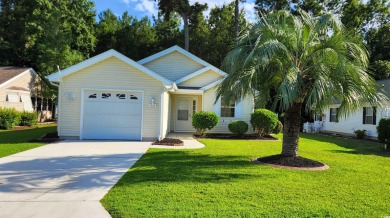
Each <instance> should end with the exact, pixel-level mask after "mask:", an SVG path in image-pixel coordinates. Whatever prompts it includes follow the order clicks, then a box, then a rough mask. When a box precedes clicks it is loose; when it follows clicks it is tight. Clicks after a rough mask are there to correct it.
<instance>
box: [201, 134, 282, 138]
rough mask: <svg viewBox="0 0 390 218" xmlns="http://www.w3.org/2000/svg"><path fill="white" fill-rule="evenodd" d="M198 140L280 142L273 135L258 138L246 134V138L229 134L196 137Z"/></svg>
mask: <svg viewBox="0 0 390 218" xmlns="http://www.w3.org/2000/svg"><path fill="white" fill-rule="evenodd" d="M194 136H195V137H196V138H202V139H238V140H279V139H278V138H276V137H274V136H272V135H266V136H264V137H261V138H258V137H257V135H256V134H246V135H244V137H239V136H237V135H234V134H228V133H225V134H224V133H207V134H205V135H203V136H201V135H194Z"/></svg>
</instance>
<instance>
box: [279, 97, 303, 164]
mask: <svg viewBox="0 0 390 218" xmlns="http://www.w3.org/2000/svg"><path fill="white" fill-rule="evenodd" d="M301 108H302V103H294V104H293V105H292V106H291V107H290V108H289V109H288V110H286V111H285V115H284V126H283V143H282V155H285V156H293V157H296V156H298V142H299V130H300V128H301Z"/></svg>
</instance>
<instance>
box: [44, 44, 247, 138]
mask: <svg viewBox="0 0 390 218" xmlns="http://www.w3.org/2000/svg"><path fill="white" fill-rule="evenodd" d="M226 75H227V74H226V73H225V72H223V71H221V70H220V69H218V68H216V67H214V66H212V65H211V64H209V63H207V62H205V61H204V60H202V59H200V58H198V57H196V56H195V55H193V54H191V53H189V52H187V51H186V50H184V49H182V48H180V47H178V46H173V47H171V48H169V49H166V50H164V51H161V52H159V53H157V54H154V55H152V56H150V57H147V58H145V59H142V60H140V61H138V62H135V61H133V60H131V59H130V58H128V57H126V56H124V55H122V54H120V53H118V52H117V51H115V50H109V51H107V52H104V53H102V54H100V55H97V56H95V57H92V58H90V59H88V60H86V61H83V62H81V63H79V64H76V65H73V66H71V67H69V68H67V69H65V70H62V71H59V72H56V73H54V74H52V75H49V76H48V77H47V78H48V79H49V80H50V81H51V83H52V84H54V85H57V86H58V87H59V88H58V89H59V105H58V106H59V110H58V113H59V116H58V133H59V136H60V137H62V138H67V139H120V140H153V139H157V138H158V139H161V138H164V137H165V136H166V135H167V134H168V133H169V132H194V131H195V130H194V129H193V128H192V119H191V117H192V115H193V114H194V113H196V112H198V111H214V112H216V113H217V114H218V115H219V116H220V117H221V118H220V121H219V124H218V126H217V127H216V128H214V129H213V130H212V131H213V132H220V133H224V132H228V128H227V126H228V124H229V123H230V122H231V121H232V120H244V121H246V122H248V123H249V121H250V113H251V112H252V111H253V97H251V96H248V97H245V98H243V99H241V100H240V101H236V102H235V101H230V102H229V104H227V105H226V104H224V103H223V102H225V101H221V99H218V101H216V103H215V100H216V89H217V85H218V84H219V83H220V82H221V81H222V80H223V79H224V77H225V76H226ZM222 98H223V97H222ZM214 103H215V104H214Z"/></svg>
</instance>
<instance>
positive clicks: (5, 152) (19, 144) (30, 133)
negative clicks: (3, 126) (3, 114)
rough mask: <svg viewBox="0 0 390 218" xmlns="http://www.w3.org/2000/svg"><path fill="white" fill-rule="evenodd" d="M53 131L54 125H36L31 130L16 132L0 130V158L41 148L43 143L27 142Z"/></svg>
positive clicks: (54, 129)
mask: <svg viewBox="0 0 390 218" xmlns="http://www.w3.org/2000/svg"><path fill="white" fill-rule="evenodd" d="M55 131H56V126H55V125H54V124H49V125H37V126H36V127H35V128H32V129H25V130H17V131H12V130H0V158H2V157H5V156H9V155H12V154H16V153H19V152H22V151H25V150H29V149H32V148H36V147H39V146H42V145H44V143H36V142H28V141H30V140H34V139H37V138H39V137H41V136H43V135H44V134H46V133H50V132H55Z"/></svg>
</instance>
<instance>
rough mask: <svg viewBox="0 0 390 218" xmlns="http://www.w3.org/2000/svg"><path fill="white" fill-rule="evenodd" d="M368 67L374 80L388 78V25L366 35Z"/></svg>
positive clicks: (389, 54) (389, 36)
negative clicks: (368, 52)
mask: <svg viewBox="0 0 390 218" xmlns="http://www.w3.org/2000/svg"><path fill="white" fill-rule="evenodd" d="M366 41H367V45H368V49H369V51H370V67H371V70H372V71H373V76H374V78H375V79H386V78H389V77H390V23H387V24H384V25H382V26H380V27H379V28H378V29H372V30H370V31H369V32H368V33H367V35H366Z"/></svg>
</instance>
